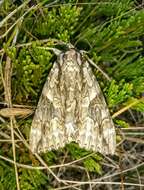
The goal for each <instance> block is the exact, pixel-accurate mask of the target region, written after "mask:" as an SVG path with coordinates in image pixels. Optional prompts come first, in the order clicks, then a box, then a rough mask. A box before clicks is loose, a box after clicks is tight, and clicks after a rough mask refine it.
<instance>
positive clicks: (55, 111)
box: [30, 63, 66, 152]
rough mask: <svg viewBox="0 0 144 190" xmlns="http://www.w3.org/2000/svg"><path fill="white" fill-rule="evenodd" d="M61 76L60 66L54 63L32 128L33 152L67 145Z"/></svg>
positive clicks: (31, 141)
mask: <svg viewBox="0 0 144 190" xmlns="http://www.w3.org/2000/svg"><path fill="white" fill-rule="evenodd" d="M59 75H60V69H59V64H58V63H54V65H53V68H52V69H51V71H50V73H49V75H48V78H47V81H46V83H45V85H44V87H43V90H42V94H41V97H40V100H39V102H38V106H37V109H36V112H35V115H34V119H33V122H32V126H31V132H30V147H31V150H32V152H45V151H47V150H51V149H57V148H59V147H63V146H64V145H65V142H66V137H65V131H64V127H63V125H64V124H63V122H64V121H63V114H64V110H63V106H62V104H61V94H60V89H59Z"/></svg>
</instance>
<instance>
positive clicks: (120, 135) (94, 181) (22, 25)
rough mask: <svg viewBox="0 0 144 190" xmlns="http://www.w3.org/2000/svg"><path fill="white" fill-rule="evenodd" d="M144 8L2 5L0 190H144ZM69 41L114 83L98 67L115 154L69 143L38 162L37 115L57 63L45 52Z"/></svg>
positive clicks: (112, 3) (75, 2)
mask: <svg viewBox="0 0 144 190" xmlns="http://www.w3.org/2000/svg"><path fill="white" fill-rule="evenodd" d="M143 6H144V4H143V2H142V1H138V0H135V1H134V0H127V1H125V0H121V1H117V0H107V1H98V0H89V1H83V0H63V1H59V0H56V1H52V0H41V1H38V0H31V1H30V0H27V1H22V0H21V1H10V0H4V1H1V2H0V56H1V59H0V64H1V65H0V73H1V75H0V94H1V95H0V109H1V110H0V114H1V116H0V189H2V190H7V189H11V190H15V189H22V190H38V189H41V190H43V189H64V188H65V189H86V190H87V189H89V190H91V189H97V190H98V189H108V190H109V189H116V190H117V189H131V190H135V189H140V190H142V189H144V164H143V160H144V138H143V136H144V98H143V94H144V57H143V55H144V10H143ZM63 42H64V43H66V44H67V43H71V44H73V45H74V46H75V48H76V49H78V50H85V51H86V52H87V55H88V56H89V58H90V59H91V60H93V61H94V62H95V63H96V64H97V65H98V66H99V67H100V68H101V69H102V70H103V71H104V72H105V73H107V75H108V76H109V77H110V79H111V80H110V81H108V80H106V79H105V77H104V76H103V74H102V73H100V72H99V71H97V70H96V69H95V68H93V72H94V74H95V76H96V78H97V80H98V82H99V84H100V86H101V88H102V90H103V93H104V95H105V98H106V100H107V103H108V106H109V109H110V112H111V115H112V117H113V121H114V123H115V127H116V132H117V149H116V153H115V155H114V156H104V155H101V154H99V153H91V152H88V151H86V150H84V149H80V148H79V147H78V145H77V144H75V143H71V144H69V145H67V146H66V147H64V148H63V149H61V150H59V151H51V152H48V153H46V154H43V155H41V157H38V156H36V157H35V156H34V155H32V154H31V152H30V151H29V149H28V147H27V143H28V139H29V130H30V126H31V121H32V118H33V115H32V113H31V112H33V110H34V109H35V106H36V105H37V101H38V99H39V96H40V94H41V90H42V87H43V84H44V82H45V80H46V77H47V75H48V73H49V70H50V69H51V67H52V65H53V63H54V61H55V60H56V56H55V55H54V54H53V52H52V51H50V50H47V49H44V48H39V47H56V48H58V49H61V50H62V49H63V48H64V47H63V44H62V43H63ZM10 89H11V91H10ZM9 93H10V95H9V96H8V94H9ZM7 107H9V110H7V112H5V108H7ZM12 107H14V108H15V112H16V114H14V111H12V109H11V108H12ZM18 109H21V110H20V111H21V113H20V114H17V111H18ZM27 109H29V110H30V112H28V110H27ZM25 112H26V113H25ZM27 112H28V113H31V114H27ZM10 113H11V115H12V116H11V117H9V114H10ZM17 115H18V116H17ZM41 159H42V160H41ZM65 164H66V165H65ZM48 166H49V167H50V168H51V170H52V171H53V172H54V174H55V175H56V176H57V178H58V179H57V178H55V176H54V175H53V174H52V173H51V172H50V171H49V169H48ZM16 179H17V180H16Z"/></svg>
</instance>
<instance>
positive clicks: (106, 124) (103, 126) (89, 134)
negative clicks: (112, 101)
mask: <svg viewBox="0 0 144 190" xmlns="http://www.w3.org/2000/svg"><path fill="white" fill-rule="evenodd" d="M80 101H81V102H80V105H81V106H80V108H79V122H78V123H79V125H78V131H77V137H76V142H77V143H79V145H80V147H82V148H85V149H88V150H93V151H98V152H100V153H103V154H114V152H115V147H116V134H115V127H114V124H113V121H112V119H111V117H110V114H109V110H108V107H107V105H106V102H105V99H104V97H103V94H102V92H101V89H100V87H99V84H98V82H97V80H96V78H95V76H94V74H93V73H92V70H91V68H90V66H89V63H88V62H87V61H85V62H84V63H83V67H82V91H81V100H80Z"/></svg>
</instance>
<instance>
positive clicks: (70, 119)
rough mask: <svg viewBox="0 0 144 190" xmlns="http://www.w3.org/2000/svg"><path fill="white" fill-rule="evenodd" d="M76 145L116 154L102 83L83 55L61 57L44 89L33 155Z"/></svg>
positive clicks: (35, 125)
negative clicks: (68, 145) (97, 79)
mask: <svg viewBox="0 0 144 190" xmlns="http://www.w3.org/2000/svg"><path fill="white" fill-rule="evenodd" d="M71 141H75V142H77V143H79V145H80V147H83V148H85V149H88V150H93V151H99V152H101V153H104V154H113V153H114V151H115V129H114V125H113V122H112V119H111V117H110V114H109V110H108V108H107V105H106V103H105V100H104V97H103V95H102V93H101V90H100V87H99V85H98V82H97V81H96V78H95V76H94V75H93V73H92V71H91V68H90V66H89V63H88V62H87V61H86V60H85V59H84V58H83V56H82V54H81V53H79V52H77V51H75V50H74V49H70V50H69V51H67V52H65V53H61V54H60V55H59V56H58V59H57V63H55V64H54V66H53V68H52V69H51V71H50V74H49V76H48V78H47V81H46V83H45V85H44V88H43V91H42V95H41V97H40V100H39V103H38V106H37V109H36V112H35V116H34V119H33V122H32V127H31V132H30V147H31V150H32V151H33V152H45V151H47V150H51V149H58V148H59V147H63V146H64V145H65V144H66V143H69V142H71Z"/></svg>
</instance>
